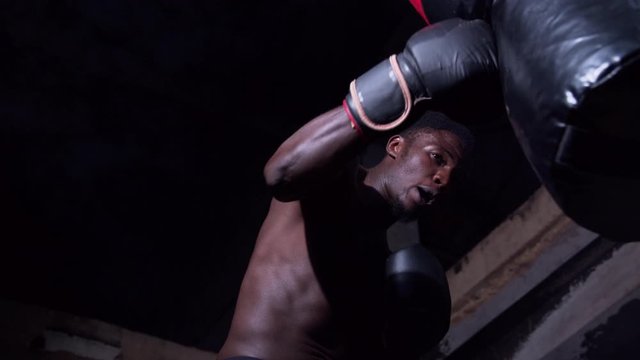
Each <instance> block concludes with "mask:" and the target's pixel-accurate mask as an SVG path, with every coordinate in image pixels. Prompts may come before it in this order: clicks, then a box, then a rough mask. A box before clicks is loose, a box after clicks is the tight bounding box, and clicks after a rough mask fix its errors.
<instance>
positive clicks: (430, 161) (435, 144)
mask: <svg viewBox="0 0 640 360" xmlns="http://www.w3.org/2000/svg"><path fill="white" fill-rule="evenodd" d="M462 150H463V149H462V146H461V142H460V139H459V138H458V137H457V136H456V135H454V134H453V133H451V132H449V131H446V130H429V132H421V133H419V134H418V135H417V136H416V137H415V138H414V139H412V140H408V139H405V138H402V137H400V136H394V137H392V138H391V139H390V140H389V143H388V144H387V152H388V153H389V155H391V157H392V158H394V162H393V166H392V171H391V172H390V175H389V177H388V182H387V191H388V195H389V196H390V199H389V200H390V201H391V204H392V206H393V209H394V212H395V214H396V215H397V216H398V217H399V218H400V219H405V220H409V219H412V218H415V216H416V215H417V212H418V210H419V209H420V208H422V207H425V206H428V205H430V204H431V203H432V202H433V201H434V200H435V197H436V196H437V195H438V193H440V191H442V190H443V189H444V188H445V187H446V186H447V184H448V183H449V179H450V177H451V172H452V171H453V169H454V168H455V167H456V165H457V164H458V163H459V161H460V160H461V156H462Z"/></svg>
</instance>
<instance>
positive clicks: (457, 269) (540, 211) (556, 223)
mask: <svg viewBox="0 0 640 360" xmlns="http://www.w3.org/2000/svg"><path fill="white" fill-rule="evenodd" d="M597 237H598V235H597V234H594V233H592V232H590V231H588V230H586V229H584V228H582V227H580V226H578V225H576V224H575V223H574V222H573V221H571V220H570V219H569V218H567V217H566V216H565V215H564V214H563V213H562V211H561V210H560V209H559V208H558V206H557V205H556V204H555V202H554V201H553V200H552V198H551V196H550V195H549V194H548V192H547V191H546V190H545V189H544V188H540V189H539V190H538V191H536V192H535V193H534V195H532V197H531V198H530V199H529V200H527V201H526V202H525V203H524V204H523V205H522V206H520V208H518V210H516V211H515V212H514V213H513V214H512V215H511V216H510V217H509V218H508V219H507V220H505V221H504V222H503V223H502V224H501V225H499V226H498V227H497V228H496V229H494V231H492V232H491V234H489V235H488V236H487V237H486V238H485V239H484V240H482V241H481V242H480V243H479V244H478V245H477V246H476V247H475V248H473V249H472V250H471V251H470V252H469V253H468V254H467V255H466V256H465V257H464V258H463V259H461V260H460V262H458V263H457V264H456V265H455V266H453V267H452V268H451V269H450V270H449V271H448V272H447V278H448V280H449V285H450V290H451V297H452V318H451V329H450V330H449V333H448V334H447V336H446V337H445V339H443V341H442V342H441V343H440V346H439V352H440V355H441V356H446V355H448V354H451V353H452V352H453V351H454V350H455V349H457V348H459V347H460V346H461V345H462V344H464V343H465V342H466V341H467V340H469V339H470V338H471V337H472V336H474V335H475V334H476V333H477V332H478V331H480V330H481V329H482V328H483V327H484V326H486V325H487V324H488V323H489V322H490V321H491V320H493V319H495V318H496V317H497V316H499V315H500V314H501V313H502V312H503V311H505V310H506V309H508V308H509V307H510V306H511V305H513V304H514V303H515V302H516V301H518V300H519V299H520V298H522V297H523V296H524V295H525V294H526V293H527V292H528V291H529V290H531V289H532V288H534V287H535V286H536V285H537V284H539V283H540V282H541V281H543V280H544V279H545V278H546V277H547V276H549V275H550V274H551V273H552V272H553V271H555V270H556V269H557V268H559V267H560V266H561V265H562V264H563V263H565V262H566V261H567V260H569V259H571V258H572V257H573V256H574V255H575V254H576V253H578V252H579V251H580V250H582V249H584V248H585V247H586V246H587V245H589V244H590V243H591V242H592V241H593V240H595V239H596V238H597Z"/></svg>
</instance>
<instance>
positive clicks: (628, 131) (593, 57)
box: [491, 0, 640, 241]
mask: <svg viewBox="0 0 640 360" xmlns="http://www.w3.org/2000/svg"><path fill="white" fill-rule="evenodd" d="M491 18H492V19H491V21H492V27H493V29H494V33H495V36H496V41H497V48H498V53H499V60H500V67H501V69H500V72H501V74H500V75H501V81H502V90H503V95H504V98H505V105H506V109H507V113H508V115H509V119H510V121H511V123H512V125H513V127H514V130H515V132H516V136H517V137H518V140H519V141H520V144H521V145H522V147H523V149H524V152H525V154H526V156H527V157H528V159H529V161H530V162H531V164H532V165H533V167H534V169H535V171H536V172H537V174H538V176H539V177H540V179H541V180H542V182H543V183H544V185H545V187H546V188H547V189H548V190H549V192H550V193H551V195H552V196H553V198H554V199H555V201H556V202H557V203H558V205H559V206H560V207H561V208H562V209H563V211H564V212H565V213H566V214H567V215H568V216H569V217H570V218H572V219H573V220H574V221H576V223H578V224H580V225H582V226H584V227H585V228H588V229H590V230H592V231H595V232H597V233H600V234H602V235H604V236H607V237H609V238H611V239H614V240H621V241H634V240H640V236H638V235H634V234H635V233H636V225H637V224H636V221H640V156H638V155H636V154H638V153H640V0H607V1H603V0H580V1H577V0H535V1H532V0H496V1H495V2H494V3H493V8H492V13H491Z"/></svg>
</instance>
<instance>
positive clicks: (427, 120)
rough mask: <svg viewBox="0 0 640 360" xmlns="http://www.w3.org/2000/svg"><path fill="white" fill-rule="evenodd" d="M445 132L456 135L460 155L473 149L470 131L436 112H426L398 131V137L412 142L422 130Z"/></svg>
mask: <svg viewBox="0 0 640 360" xmlns="http://www.w3.org/2000/svg"><path fill="white" fill-rule="evenodd" d="M425 129H426V130H428V129H433V130H446V131H449V132H451V133H452V134H454V135H456V136H457V137H458V138H459V139H460V144H461V145H462V154H463V156H466V155H468V154H469V152H471V150H472V149H473V145H474V143H475V138H474V136H473V134H472V133H471V131H470V130H469V129H468V128H467V127H466V126H464V125H462V124H460V123H458V122H456V121H453V120H451V119H450V118H449V117H448V116H447V115H445V114H444V113H441V112H437V111H431V110H427V111H425V112H424V113H423V114H422V116H420V117H419V118H418V119H416V120H415V121H412V122H410V123H409V124H408V125H407V126H406V127H403V128H402V129H401V131H400V136H402V137H404V138H407V139H408V140H413V139H414V138H415V137H416V135H418V134H420V133H422V132H424V130H425Z"/></svg>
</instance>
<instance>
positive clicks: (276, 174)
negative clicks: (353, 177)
mask: <svg viewBox="0 0 640 360" xmlns="http://www.w3.org/2000/svg"><path fill="white" fill-rule="evenodd" d="M363 143H364V142H363V141H362V139H361V138H360V136H359V135H358V133H357V132H356V131H355V130H354V129H352V128H351V124H350V122H349V118H348V117H347V114H346V113H345V111H344V110H343V108H342V107H336V108H334V109H332V110H329V111H327V112H326V113H324V114H322V115H319V116H317V117H316V118H314V119H313V120H311V121H310V122H308V123H307V124H305V125H304V126H303V127H301V128H300V129H299V130H298V131H296V132H295V133H294V134H293V135H291V136H290V137H289V138H288V139H287V140H285V141H284V143H282V145H280V147H279V148H278V150H276V152H275V153H274V154H273V156H272V157H271V158H270V159H269V161H268V162H267V164H266V166H265V168H264V177H265V180H266V182H267V185H268V186H269V187H270V188H271V189H272V190H273V192H274V196H275V197H276V198H277V199H278V200H281V201H291V200H296V199H299V198H300V196H302V195H304V193H305V192H306V190H308V189H309V188H310V187H311V186H312V185H313V184H315V185H317V184H318V183H321V182H322V180H323V179H326V178H328V177H330V176H332V175H333V174H336V172H337V171H338V169H339V168H340V166H342V165H344V164H345V163H346V162H347V161H349V160H350V159H352V158H353V157H354V156H355V155H356V153H357V152H358V150H360V149H361V146H362V144H363Z"/></svg>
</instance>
